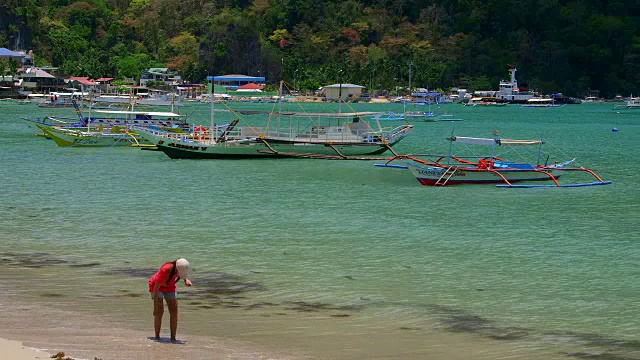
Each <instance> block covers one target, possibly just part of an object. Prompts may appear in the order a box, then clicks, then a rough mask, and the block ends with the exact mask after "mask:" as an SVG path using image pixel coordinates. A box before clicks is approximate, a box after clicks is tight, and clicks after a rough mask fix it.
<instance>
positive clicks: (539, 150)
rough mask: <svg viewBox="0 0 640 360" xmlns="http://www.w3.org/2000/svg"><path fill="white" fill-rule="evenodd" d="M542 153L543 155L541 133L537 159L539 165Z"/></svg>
mask: <svg viewBox="0 0 640 360" xmlns="http://www.w3.org/2000/svg"><path fill="white" fill-rule="evenodd" d="M540 155H542V134H541V135H540V144H538V159H537V160H536V163H537V165H540ZM545 165H546V163H545Z"/></svg>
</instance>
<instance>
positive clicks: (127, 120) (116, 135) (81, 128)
mask: <svg viewBox="0 0 640 360" xmlns="http://www.w3.org/2000/svg"><path fill="white" fill-rule="evenodd" d="M76 109H77V110H78V117H79V119H80V121H78V122H69V123H64V122H63V121H62V120H58V119H55V118H48V119H46V120H47V121H48V122H51V121H54V124H55V123H58V124H59V125H52V124H51V123H48V122H47V121H44V120H43V121H42V122H41V121H38V120H30V119H23V120H26V121H27V122H29V123H31V124H33V125H35V126H36V127H37V128H38V129H40V130H42V132H43V133H44V136H45V137H47V138H50V139H52V140H53V141H54V142H55V143H56V144H57V145H58V146H61V147H66V146H76V147H101V146H102V147H104V146H107V147H111V146H144V145H151V144H150V143H149V142H148V141H146V140H145V139H144V138H143V137H141V136H140V135H139V134H137V133H136V132H134V131H131V126H132V125H138V126H141V127H146V128H150V129H151V128H153V129H157V130H164V131H169V132H177V133H179V132H182V131H183V130H184V129H186V128H188V127H189V125H188V124H187V123H186V122H185V121H183V120H181V118H182V117H183V116H182V115H179V114H176V113H173V112H153V111H116V110H96V111H95V113H98V114H99V115H98V116H91V110H89V114H88V116H87V117H83V116H82V113H81V112H80V110H79V108H78V107H76Z"/></svg>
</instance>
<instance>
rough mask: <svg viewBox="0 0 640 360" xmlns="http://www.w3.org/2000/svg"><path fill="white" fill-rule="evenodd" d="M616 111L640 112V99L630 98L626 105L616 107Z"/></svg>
mask: <svg viewBox="0 0 640 360" xmlns="http://www.w3.org/2000/svg"><path fill="white" fill-rule="evenodd" d="M613 109H614V110H640V97H630V98H629V99H628V100H627V103H626V104H624V105H615V106H614V107H613Z"/></svg>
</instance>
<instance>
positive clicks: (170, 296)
mask: <svg viewBox="0 0 640 360" xmlns="http://www.w3.org/2000/svg"><path fill="white" fill-rule="evenodd" d="M158 297H159V298H160V299H165V300H175V299H176V292H175V291H174V292H162V291H158ZM151 300H153V293H151Z"/></svg>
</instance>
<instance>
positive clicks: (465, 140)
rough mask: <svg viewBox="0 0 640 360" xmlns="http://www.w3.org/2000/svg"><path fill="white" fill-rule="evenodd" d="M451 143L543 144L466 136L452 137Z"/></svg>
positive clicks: (534, 141) (531, 141)
mask: <svg viewBox="0 0 640 360" xmlns="http://www.w3.org/2000/svg"><path fill="white" fill-rule="evenodd" d="M449 140H451V141H455V142H459V143H463V144H473V145H495V144H498V145H509V146H529V145H540V144H543V142H542V140H514V139H497V138H496V139H493V138H475V137H466V136H454V137H452V138H449Z"/></svg>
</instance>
